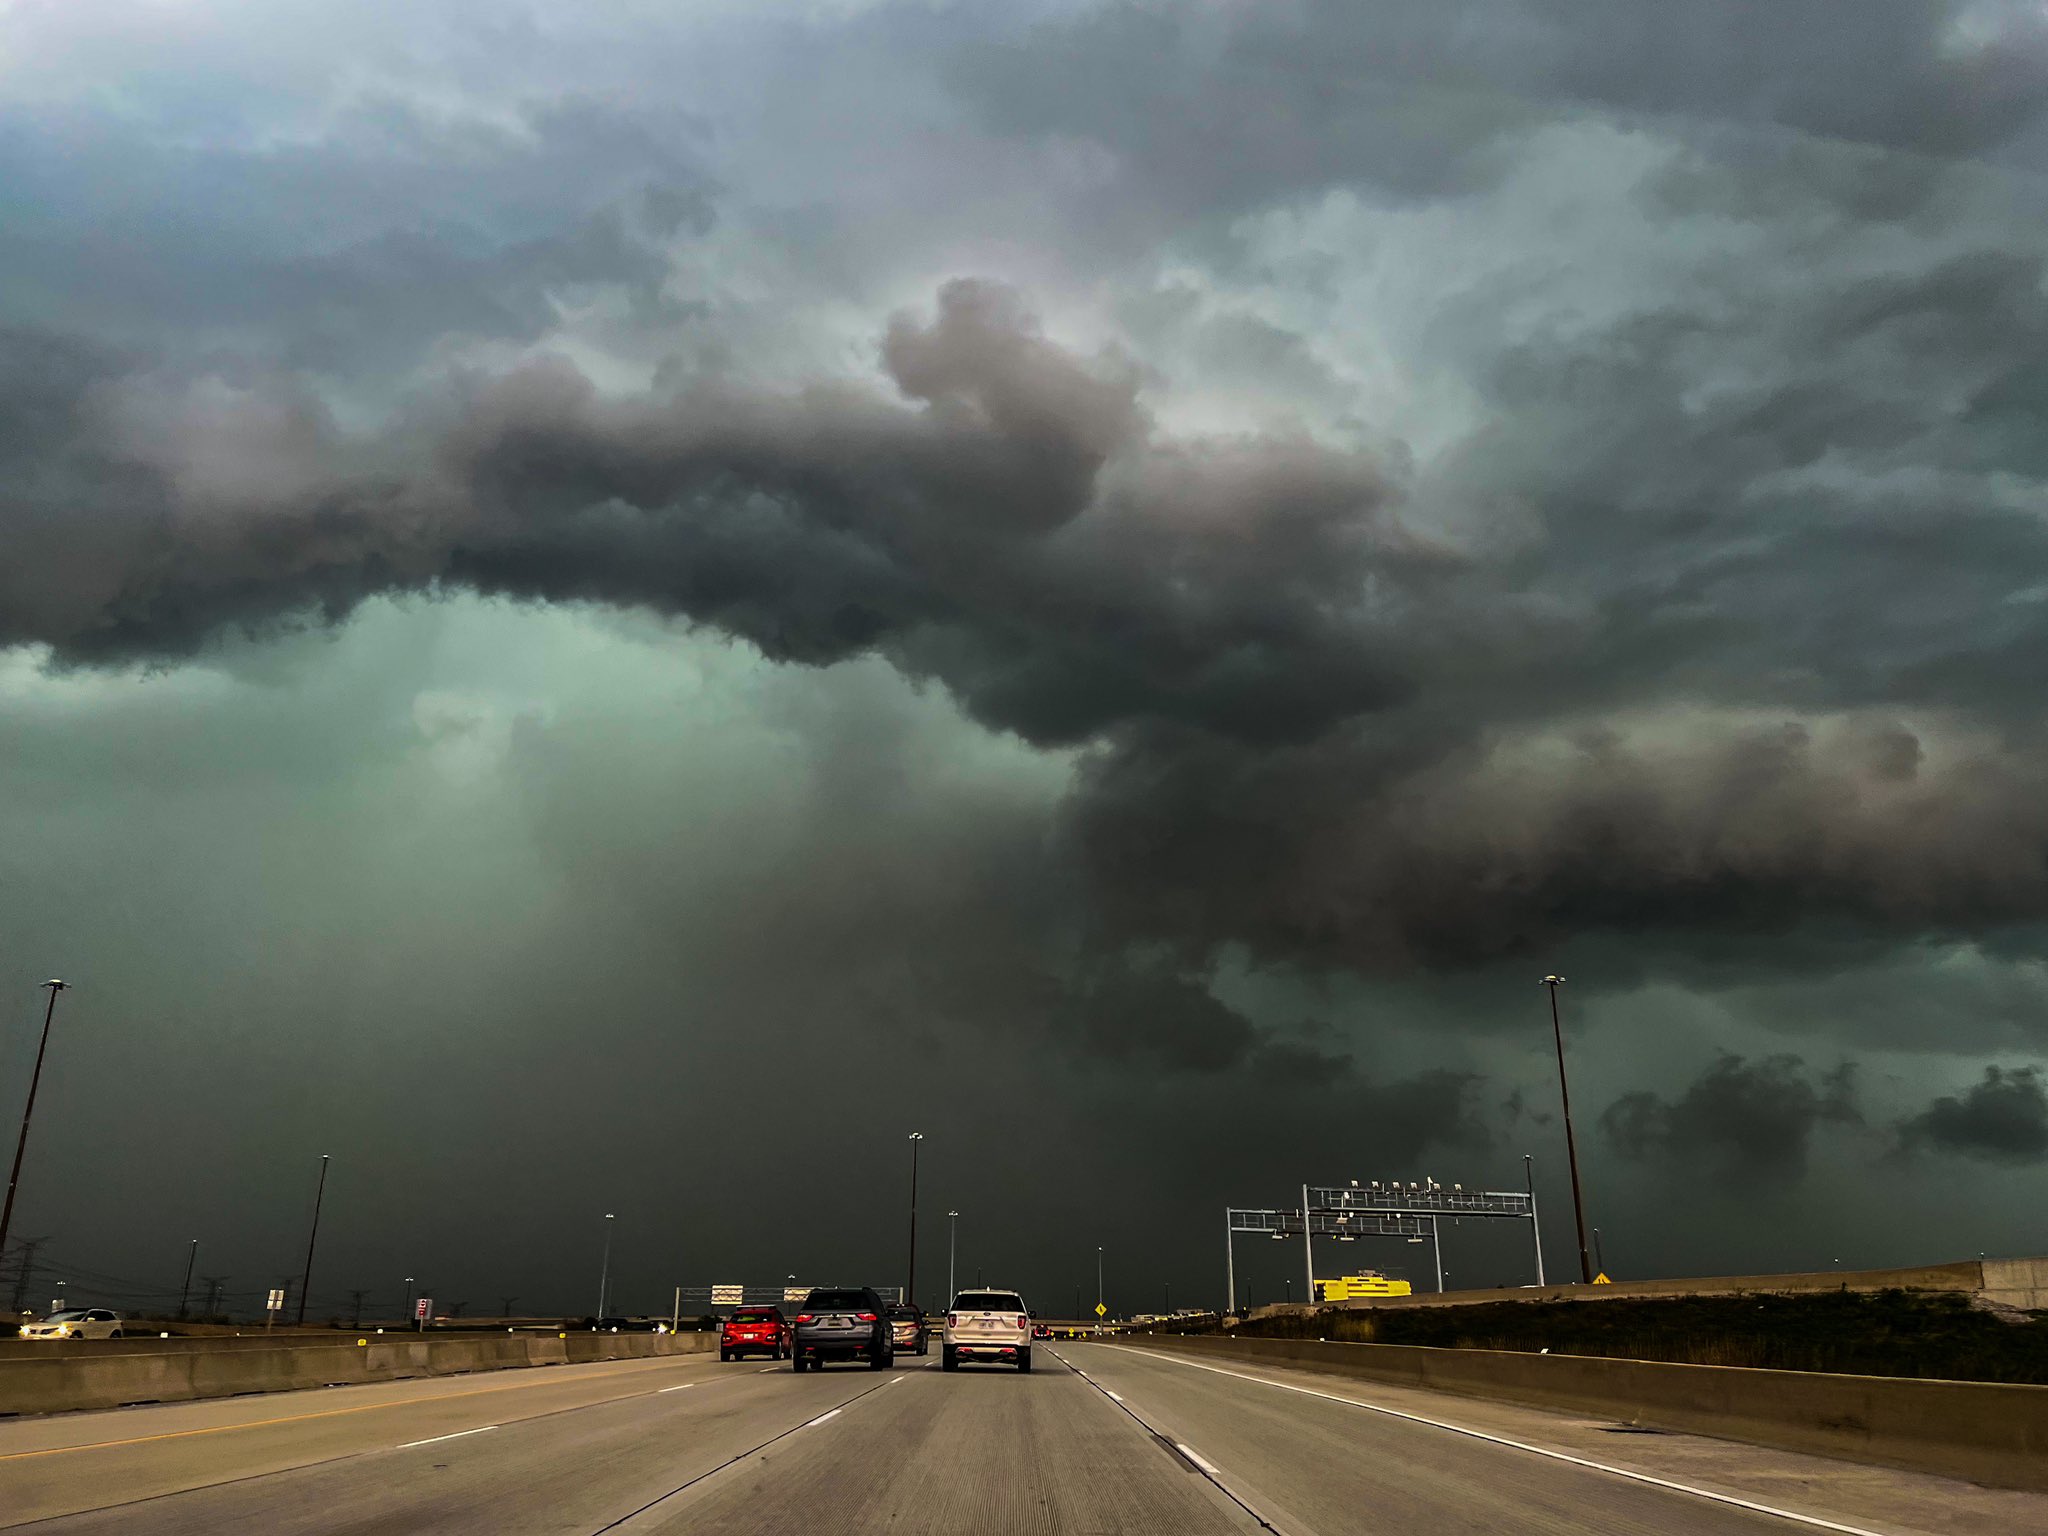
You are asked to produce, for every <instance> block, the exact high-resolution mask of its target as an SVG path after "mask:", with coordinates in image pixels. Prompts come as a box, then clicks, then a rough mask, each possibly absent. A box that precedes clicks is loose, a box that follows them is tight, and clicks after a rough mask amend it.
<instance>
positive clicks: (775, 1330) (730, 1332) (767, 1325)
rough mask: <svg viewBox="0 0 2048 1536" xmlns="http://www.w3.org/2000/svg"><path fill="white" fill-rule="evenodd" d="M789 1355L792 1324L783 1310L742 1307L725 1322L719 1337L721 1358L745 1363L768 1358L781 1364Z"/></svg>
mask: <svg viewBox="0 0 2048 1536" xmlns="http://www.w3.org/2000/svg"><path fill="white" fill-rule="evenodd" d="M788 1353H789V1321H788V1319H787V1318H785V1317H784V1316H783V1315H782V1309H781V1308H780V1307H741V1308H740V1309H739V1310H738V1311H737V1312H735V1313H733V1315H732V1316H731V1317H728V1318H727V1319H726V1320H725V1328H724V1330H723V1331H722V1332H721V1333H720V1334H719V1335H718V1358H719V1359H721V1360H744V1359H745V1358H746V1357H747V1356H748V1355H766V1356H767V1357H768V1358H769V1359H770V1360H780V1359H782V1358H783V1357H784V1356H785V1355H787V1354H788Z"/></svg>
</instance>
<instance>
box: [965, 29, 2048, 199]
mask: <svg viewBox="0 0 2048 1536" xmlns="http://www.w3.org/2000/svg"><path fill="white" fill-rule="evenodd" d="M1973 20H1974V21H1976V22H1979V23H1984V24H1985V25H1979V26H1977V27H1975V28H1974V29H1973V27H1972V25H1971V23H1972V21H1973ZM1992 24H2000V25H1992ZM2044 43H2048V38H2044V36H2043V33H2042V29H2041V27H2040V25H2039V23H2038V22H2037V21H2035V20H2032V19H2029V18H2026V17H2023V16H2019V15H2016V14H2013V13H2010V12H2008V13H2003V14H1999V13H1996V12H1993V11H1991V10H1989V9H1988V8H1986V7H1983V6H1973V5H1970V4H1967V3H1964V0H1950V3H1926V0H1877V3H1872V4H1870V5H1866V6H1863V7H1859V9H1858V11H1857V14H1856V21H1855V25H1854V26H1853V27H1850V26H1845V25H1844V23H1843V17H1842V14H1841V11H1840V9H1839V7H1837V6H1836V5H1834V4H1832V3H1831V0H1794V3H1789V4H1781V3H1770V0H1758V3H1744V4H1741V5H1737V6H1716V7H1712V8H1702V7H1699V6H1694V5H1687V4H1684V3H1683V0H1650V3H1645V0H1547V3H1544V4H1539V5H1527V4H1516V3H1512V0H1497V3H1496V0H1482V3H1478V4H1463V5H1456V6H1428V7H1425V6H1412V5H1404V4H1401V3H1399V0H1389V3H1382V4H1371V5H1361V4H1359V3H1356V0H1300V3H1277V4H1267V5H1258V6H1242V7H1203V8H1199V9H1190V8H1186V7H1168V6H1156V5H1141V4H1116V5H1110V6H1106V7H1102V8H1099V9H1094V10H1090V11H1088V12H1086V13H1084V14H1083V15H1081V16H1080V17H1078V18H1075V19H1073V20H1070V21H1065V22H1061V23H1052V24H1045V25H1042V26H1040V27H1038V28H1036V29H1034V30H1033V31H1032V32H1031V33H1030V34H1029V36H1028V37H1027V39H1025V40H1024V41H1023V42H1022V43H1019V42H1017V41H1014V40H1005V41H1004V42H1003V43H1001V44H999V45H993V46H989V47H986V48H976V47H972V46H963V47H962V48H961V49H960V51H959V52H958V53H957V55H956V57H955V63H954V66H953V71H952V77H953V79H954V80H955V82H956V85H957V86H958V88H959V89H960V91H961V92H962V94H963V96H964V97H965V98H966V99H967V100H968V101H969V102H971V103H972V104H974V106H975V107H976V108H978V110H979V111H980V113H981V114H982V115H983V117H984V119H985V120H986V121H987V122H989V123H990V124H991V125H992V126H994V127H996V128H998V129H1000V130H1002V131H1004V132H1006V133H1024V134H1041V135H1045V136H1048V137H1059V138H1075V137H1084V138H1088V139H1092V140H1093V141H1095V142H1097V143H1099V144H1101V145H1103V146H1105V147H1107V148H1109V149H1111V150H1112V151H1113V152H1115V153H1116V154H1117V155H1118V156H1119V158H1120V161H1121V169H1122V172H1123V174H1122V175H1121V177H1120V178H1119V182H1118V186H1117V196H1116V198H1114V199H1107V198H1106V199H1105V200H1104V202H1105V207H1104V209H1103V212H1104V216H1105V217H1106V218H1108V219H1109V220H1111V221H1112V222H1119V221H1122V220H1126V219H1130V218H1133V217H1139V218H1142V217H1143V216H1144V215H1146V214H1148V213H1149V214H1152V215H1155V216H1170V217H1171V218H1173V219H1176V220H1179V219H1185V218H1187V217H1189V216H1191V215H1192V216H1201V215H1205V214H1210V213H1213V212H1215V211H1217V210H1218V209H1219V208H1221V209H1224V210H1229V209H1233V208H1236V207H1240V206H1242V205H1244V204H1246V203H1263V202H1266V201H1269V200H1271V199H1272V198H1274V197H1276V196H1286V195H1288V194H1290V193H1294V192H1306V191H1313V190H1315V189H1320V188H1323V187H1327V186H1330V185H1334V184H1345V183H1359V184H1365V185H1369V186H1373V187H1376V188H1378V189H1381V190H1384V191H1387V192H1391V193H1394V194H1397V195H1407V196H1435V195H1444V194H1455V193H1460V192H1468V191H1471V190H1474V189H1475V188H1476V187H1479V186H1482V185H1484V184H1486V183H1488V182H1490V181H1491V180H1493V179H1494V178H1495V177H1496V176H1497V175H1498V174H1499V173H1500V171H1501V169H1502V167H1503V166H1504V165H1505V164H1506V163H1507V160H1508V156H1509V152H1510V151H1511V150H1512V149H1513V147H1514V145H1515V143H1516V141H1517V140H1519V139H1522V138H1525V137H1526V136H1527V135H1529V134H1531V133H1533V132H1535V131H1537V130H1539V129H1541V128H1543V127H1546V126H1549V125H1553V124H1557V123H1561V122H1565V121H1569V120H1573V119H1583V118H1585V117H1587V116H1589V115H1596V114H1601V113H1604V114H1608V115H1610V116H1613V117H1615V118H1617V119H1619V120H1624V121H1626V120H1630V119H1633V118H1636V117H1649V118H1653V119H1656V120H1658V121H1659V122H1660V125H1664V126H1671V127H1674V129H1675V131H1680V132H1683V131H1685V130H1686V128H1687V127H1688V126H1689V125H1698V126H1707V125H1720V126H1728V127H1764V128H1770V129H1776V130H1781V131H1784V132H1790V133H1798V134H1810V135H1816V136H1822V137H1825V138H1829V139H1838V140H1845V141H1849V142H1852V143H1859V144H1867V145H1871V146H1874V147H1879V148H1883V149H1887V150H1893V151H1911V152H1917V153H1921V154H1928V155H1970V154H1978V153H1982V152H1985V151H1988V150H1992V149H1995V148H1997V147H1999V146H2001V145H2004V144H2006V143H2008V142H2010V141H2012V140H2013V139H2014V138H2016V137H2017V136H2019V135H2021V134H2022V133H2023V132H2025V131H2026V130H2027V129H2029V128H2031V127H2033V126H2035V125H2037V124H2038V123H2039V121H2040V120H2041V117H2042V115H2043V112H2044V110H2048V53H2044V47H2043V45H2044ZM1737 149H1738V152H1740V146H1739V142H1738V145H1737ZM1814 168H1815V169H1816V170H1817V171H1819V172H1821V173H1822V174H1832V167H1831V166H1816V167H1814ZM1118 204H1121V205H1122V206H1121V207H1119V206H1116V205H1118Z"/></svg>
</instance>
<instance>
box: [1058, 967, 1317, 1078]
mask: <svg viewBox="0 0 2048 1536" xmlns="http://www.w3.org/2000/svg"><path fill="white" fill-rule="evenodd" d="M1067 1038H1068V1039H1069V1041H1070V1043H1072V1044H1074V1045H1076V1046H1078V1047H1080V1048H1081V1049H1082V1050H1083V1051H1085V1052H1087V1053H1088V1054H1090V1055H1093V1056H1096V1057H1099V1058H1101V1059H1104V1060H1110V1061H1122V1062H1129V1063H1132V1064H1135V1065H1138V1066H1141V1067H1144V1068H1148V1069H1153V1070H1159V1071H1165V1072H1198V1073H1209V1072H1237V1071H1243V1072H1247V1073H1249V1074H1250V1075H1251V1076H1252V1077H1253V1078H1255V1079H1266V1080H1294V1079H1299V1080H1301V1081H1305V1082H1329V1081H1332V1080H1335V1079H1337V1078H1341V1077H1344V1076H1347V1075H1348V1074H1349V1073H1350V1071H1351V1067H1352V1063H1351V1062H1350V1060H1349V1059H1348V1058H1345V1057H1342V1056H1338V1055H1332V1054H1329V1053H1327V1052H1324V1051H1321V1050H1319V1049H1317V1048H1315V1047H1314V1046H1312V1045H1309V1044H1305V1043H1303V1042H1302V1041H1299V1040H1291V1039H1288V1038H1286V1037H1285V1036H1283V1035H1282V1034H1281V1033H1280V1032H1279V1031H1276V1030H1273V1029H1270V1028H1266V1027H1262V1026H1260V1025H1257V1024H1254V1023H1253V1022H1252V1021H1251V1020H1250V1019H1248V1018H1246V1017H1245V1016H1244V1015H1243V1014H1242V1013H1239V1012H1238V1011H1237V1010H1236V1009H1234V1008H1232V1007H1230V1006H1229V1005H1227V1004H1225V1003H1223V1002H1221V1001H1220V1000H1218V999H1217V997H1216V996H1215V995H1214V993H1212V992H1211V991H1210V990H1209V987H1208V982H1207V978H1205V977H1201V976H1188V975H1182V974H1178V973H1176V972H1175V971H1173V970H1172V969H1171V968H1169V967H1167V966H1164V965H1160V964H1157V963H1154V964H1151V965H1146V964H1143V963H1129V964H1125V963H1118V964H1113V965H1111V966H1108V967H1106V968H1104V970H1103V971H1102V973H1100V974H1097V975H1095V976H1092V977H1090V978H1087V979H1086V980H1085V981H1084V982H1083V983H1082V986H1081V988H1080V990H1079V995H1078V998H1077V1002H1076V1006H1075V1008H1074V1016H1073V1020H1072V1023H1071V1025H1070V1026H1069V1027H1068V1030H1067Z"/></svg>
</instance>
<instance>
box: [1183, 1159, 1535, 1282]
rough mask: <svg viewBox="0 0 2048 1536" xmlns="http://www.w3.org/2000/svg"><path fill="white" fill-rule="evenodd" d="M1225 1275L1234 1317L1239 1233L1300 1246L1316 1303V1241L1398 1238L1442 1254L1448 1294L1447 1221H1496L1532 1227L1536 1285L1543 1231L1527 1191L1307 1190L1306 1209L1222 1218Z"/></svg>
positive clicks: (1428, 1186)
mask: <svg viewBox="0 0 2048 1536" xmlns="http://www.w3.org/2000/svg"><path fill="white" fill-rule="evenodd" d="M1223 1215H1224V1219H1223V1256H1224V1271H1225V1274H1226V1276H1227V1284H1228V1290H1229V1303H1228V1307H1229V1310H1230V1311H1232V1312H1235V1311H1236V1310H1237V1245H1236V1236H1237V1234H1238V1233H1240V1232H1259V1233H1264V1234H1265V1235H1266V1236H1268V1237H1271V1238H1275V1239H1282V1238H1289V1237H1299V1238H1300V1239H1301V1240H1302V1261H1303V1267H1304V1268H1305V1269H1306V1270H1307V1273H1308V1298H1309V1300H1310V1301H1311V1302H1313V1301H1314V1300H1315V1296H1316V1260H1315V1240H1316V1239H1317V1238H1318V1237H1321V1238H1325V1239H1334V1240H1336V1241H1338V1242H1350V1241H1353V1240H1354V1239H1356V1238H1361V1237H1398V1238H1403V1239H1405V1240H1407V1241H1409V1242H1420V1241H1422V1240H1423V1239H1424V1238H1425V1237H1426V1238H1428V1239H1429V1240H1430V1242H1431V1244H1432V1246H1433V1247H1434V1248H1435V1251H1436V1288H1437V1289H1438V1290H1439V1291H1441V1290H1442V1289H1443V1288H1444V1263H1443V1248H1442V1246H1441V1244H1440V1243H1439V1242H1438V1235H1439V1234H1438V1226H1437V1223H1438V1222H1439V1221H1440V1220H1441V1219H1442V1218H1443V1217H1445V1216H1451V1217H1457V1218H1463V1217H1466V1216H1476V1217H1480V1218H1483V1219H1490V1220H1508V1221H1526V1222H1528V1223H1529V1228H1530V1234H1531V1240H1532V1243H1533V1245H1534V1248H1535V1253H1536V1283H1537V1284H1538V1285H1542V1284H1543V1283H1544V1279H1543V1227H1542V1224H1541V1222H1540V1221H1539V1220H1538V1218H1537V1215H1536V1192H1535V1188H1534V1185H1533V1182H1532V1185H1531V1187H1530V1188H1529V1189H1527V1190H1518V1189H1517V1190H1500V1189H1487V1190H1480V1189H1472V1190H1468V1189H1466V1188H1465V1186H1464V1185H1462V1184H1453V1185H1450V1186H1449V1187H1448V1188H1446V1187H1445V1186H1444V1185H1442V1184H1439V1183H1438V1182H1437V1181H1436V1180H1435V1179H1423V1180H1420V1181H1419V1182H1416V1183H1409V1184H1404V1183H1402V1182H1401V1181H1400V1180H1398V1179H1395V1180H1390V1181H1388V1182H1386V1183H1381V1182H1380V1181H1379V1180H1378V1179H1372V1180H1369V1181H1368V1182H1366V1183H1363V1184H1361V1183H1360V1182H1359V1181H1358V1180H1357V1179H1353V1180H1352V1181H1351V1182H1350V1183H1349V1184H1330V1185H1310V1184H1304V1185H1302V1187H1301V1204H1300V1205H1299V1206H1298V1207H1295V1208H1293V1209H1291V1210H1290V1209H1284V1208H1283V1209H1275V1210H1256V1209H1240V1208H1239V1207H1236V1206H1230V1207H1227V1208H1226V1209H1225V1211H1224V1213H1223Z"/></svg>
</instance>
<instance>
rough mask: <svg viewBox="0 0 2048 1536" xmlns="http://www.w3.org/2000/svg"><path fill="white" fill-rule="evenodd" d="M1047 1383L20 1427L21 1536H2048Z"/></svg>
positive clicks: (1231, 1379) (1555, 1454)
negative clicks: (1643, 1535) (1535, 1535)
mask: <svg viewBox="0 0 2048 1536" xmlns="http://www.w3.org/2000/svg"><path fill="white" fill-rule="evenodd" d="M1036 1358H1037V1368H1036V1369H1035V1370H1034V1371H1033V1372H1032V1373H1031V1374H1029V1375H1020V1374H1018V1373H1015V1372H1013V1371H1008V1370H1002V1369H995V1368H969V1369H963V1370H961V1371H958V1372H954V1373H950V1374H949V1373H943V1372H941V1371H940V1370H939V1369H938V1358H937V1354H936V1346H934V1353H933V1354H932V1355H931V1356H930V1357H927V1358H923V1359H920V1358H916V1357H911V1356H905V1357H902V1358H901V1360H900V1361H899V1364H898V1366H897V1368H895V1369H893V1370H888V1371H869V1370H866V1369H864V1368H858V1367H850V1368H849V1367H842V1368H837V1369H833V1370H828V1371H824V1372H810V1373H806V1374H804V1375H801V1376H799V1375H796V1374H794V1373H793V1372H791V1371H790V1369H789V1368H788V1366H787V1365H786V1364H783V1365H778V1366H771V1365H770V1364H769V1363H768V1362H765V1361H759V1360H756V1361H747V1362H735V1363H733V1364H730V1365H721V1364H719V1363H718V1361H717V1360H716V1358H715V1357H711V1356H702V1357H700V1356H684V1357H679V1358H665V1359H652V1360H633V1361H618V1362H607V1363H602V1364H592V1365H571V1366H555V1367H549V1368H544V1369H522V1370H508V1371H497V1372H490V1373H481V1374H475V1375H467V1376H452V1377H436V1378H431V1379H423V1380H413V1381H403V1382H389V1383H381V1384H377V1385H370V1386H346V1387H332V1388H327V1389H324V1390H319V1391H312V1392H290V1393H277V1394H272V1395H268V1396H261V1397H240V1398H230V1399H219V1400H213V1401H207V1402H196V1403H178V1404H163V1405H157V1406H150V1407H139V1408H126V1409H115V1410H109V1411H104V1412H93V1413H76V1414H64V1415H53V1416H49V1417H42V1418H21V1419H15V1420H11V1421H7V1422H0V1527H4V1528H6V1529H20V1528H23V1527H31V1528H33V1529H36V1530H38V1531H48V1532H53V1533H54V1532H65V1533H72V1532H78V1533H83V1532H120V1533H123V1536H157V1533H163V1536H169V1533H174V1532H175V1533H193V1536H199V1533H207V1536H212V1533H217V1532H224V1531H252V1532H262V1533H265V1536H295V1533H315V1532H318V1533H333V1536H339V1533H343V1532H346V1533H349V1536H368V1533H380V1532H391V1533H399V1532H418V1531H435V1532H442V1531H445V1532H473V1533H476V1536H503V1533H513V1532H518V1533H536V1536H540V1533H547V1536H553V1533H564V1536H567V1533H575V1536H595V1533H598V1532H620V1533H629V1536H635V1533H637V1536H645V1533H654V1532H686V1531H687V1532H691V1533H702V1532H734V1533H742V1532H744V1533H789V1536H818V1533H823V1536H835V1533H848V1536H852V1533H870V1532H872V1533H882V1532H888V1533H891V1536H907V1533H924V1532H929V1533H933V1536H940V1533H944V1536H955V1533H969V1532H971V1533H984V1532H988V1533H1003V1532H1012V1531H1014V1532H1020V1533H1023V1532H1030V1533H1034V1536H1036V1533H1057V1532H1074V1533H1114V1532H1125V1531H1128V1532H1172V1533H1192V1536H1199V1533H1207V1532H1217V1533H1223V1532H1247V1531H1262V1530H1269V1531H1278V1532H1282V1533H1285V1536H1339V1533H1365V1532H1372V1533H1390V1536H1391V1533H1408V1532H1428V1533H1431V1536H1437V1533H1456V1532H1475V1533H1476V1532H1489V1533H1493V1532H1556V1533H1565V1532H1617V1533H1618V1532H1659V1533H1661V1532H1699V1533H1710V1536H1720V1533H1730V1536H1733V1533H1744V1536H1750V1533H1757V1536H1761V1533H1791V1532H1798V1531H1802V1530H1804V1531H1815V1530H1832V1531H1836V1532H1845V1531H1846V1532H1849V1533H1852V1536H1853V1533H1855V1532H1882V1533H1886V1536H1932V1533H1940V1536H1961V1533H1965V1532H1968V1533H1982V1532H1990V1531H1997V1532H2001V1533H2026V1532H2041V1533H2048V1497H2043V1496H2039V1495H2032V1494H2022V1493H2013V1492H2005V1491H1997V1490H1990V1489H1983V1488H1978V1487H1975V1486H1972V1485H1969V1484H1964V1483H1955V1482H1949V1481H1945V1480H1943V1479H1939V1478H1932V1477H1925V1476H1920V1475H1917V1474H1912V1473H1903V1472H1890V1471H1884V1470H1879V1469H1873V1468H1865V1467H1859V1466H1852V1465H1849V1464H1846V1463H1841V1462H1834V1461H1824V1460H1819V1459H1816V1458H1812V1457H1805V1456H1798V1455H1792V1454H1789V1453H1780V1452H1772V1451H1766V1450H1759V1449H1755V1448H1750V1447H1744V1446H1737V1445H1733V1444H1729V1443H1726V1442H1721V1441H1714V1440H1708V1439H1703V1438H1700V1437H1696V1436H1689V1435H1656V1434H1641V1433H1626V1432H1617V1431H1618V1429H1619V1427H1618V1426H1615V1425H1611V1424H1601V1423H1596V1422H1592V1421H1587V1420H1583V1419H1575V1418H1572V1417H1569V1416H1566V1415H1559V1414H1551V1413H1543V1412H1538V1411H1535V1410H1529V1409H1519V1408H1512V1407H1507V1406H1504V1405H1500V1404H1493V1403H1484V1402H1477V1401H1474V1400H1472V1399H1468V1398H1453V1397H1446V1396H1442V1395H1437V1394H1430V1393H1423V1392H1417V1391H1410V1390H1405V1389H1399V1388H1391V1387H1386V1388H1383V1387H1378V1386H1372V1385H1368V1384H1364V1383H1358V1382H1350V1381H1344V1380H1342V1379H1339V1378H1333V1377H1330V1376H1323V1375H1311V1374H1306V1373H1299V1372H1294V1371H1289V1370H1282V1369H1275V1368H1268V1367H1264V1366H1258V1367H1254V1366H1249V1365H1246V1366H1239V1365H1235V1364H1218V1363H1216V1362H1205V1363H1195V1362H1191V1361H1187V1360H1184V1359H1176V1358H1170V1357H1166V1356H1162V1355H1159V1354H1155V1353H1148V1352H1147V1351H1145V1350H1143V1349H1142V1348H1133V1347H1125V1346H1119V1345H1111V1344H1093V1343H1068V1342H1060V1343H1058V1344H1057V1345H1056V1346H1055V1347H1054V1348H1051V1349H1049V1348H1048V1347H1047V1346H1046V1345H1045V1344H1043V1343H1041V1344H1040V1345H1039V1347H1038V1351H1037V1357H1036ZM1771 1510H1776V1511H1779V1512H1778V1513H1771V1512H1769V1511H1771Z"/></svg>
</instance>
